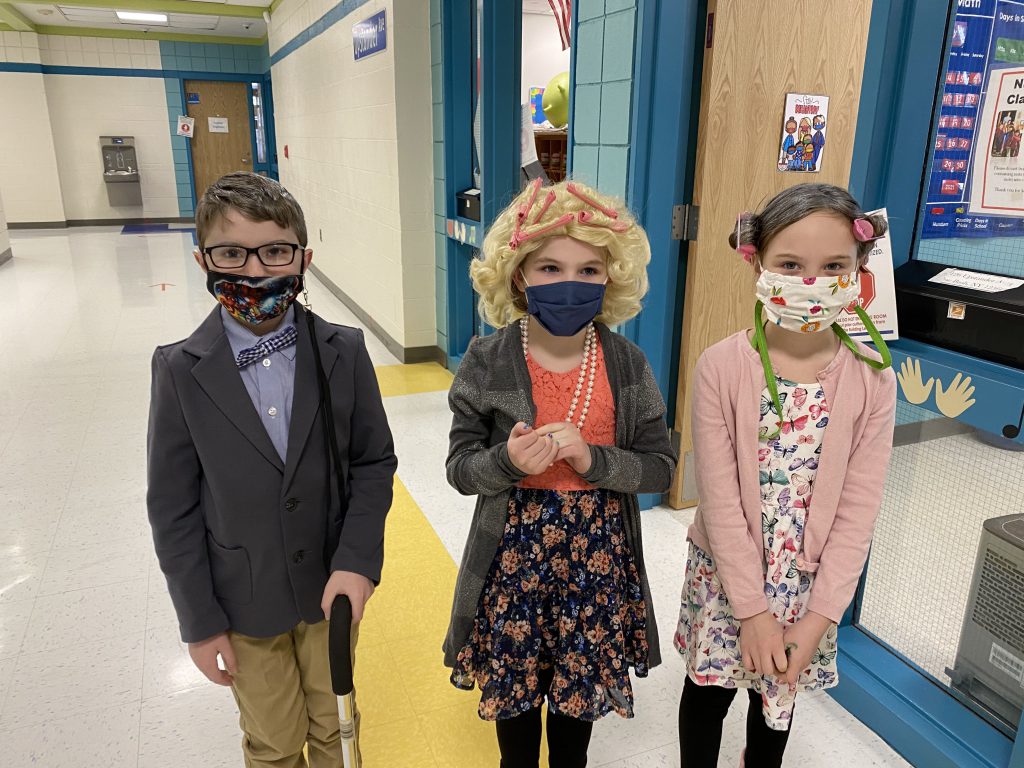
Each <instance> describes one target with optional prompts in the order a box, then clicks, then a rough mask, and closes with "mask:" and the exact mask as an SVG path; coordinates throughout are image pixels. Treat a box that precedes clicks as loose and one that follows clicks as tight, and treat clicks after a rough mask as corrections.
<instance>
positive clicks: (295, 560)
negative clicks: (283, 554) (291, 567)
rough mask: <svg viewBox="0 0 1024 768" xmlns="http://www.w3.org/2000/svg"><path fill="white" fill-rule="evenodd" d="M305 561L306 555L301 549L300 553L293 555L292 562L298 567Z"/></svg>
mask: <svg viewBox="0 0 1024 768" xmlns="http://www.w3.org/2000/svg"><path fill="white" fill-rule="evenodd" d="M305 559H306V553H305V552H303V551H302V550H301V549H300V550H299V551H298V552H296V553H295V554H294V555H292V562H293V563H295V564H296V565H298V564H299V563H301V562H302V561H303V560H305Z"/></svg>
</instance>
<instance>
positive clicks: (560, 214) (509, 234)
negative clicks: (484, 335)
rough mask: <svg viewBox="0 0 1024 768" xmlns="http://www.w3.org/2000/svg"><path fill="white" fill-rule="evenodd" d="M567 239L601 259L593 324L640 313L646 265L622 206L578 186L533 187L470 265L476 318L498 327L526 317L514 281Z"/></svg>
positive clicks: (642, 241) (638, 234)
mask: <svg viewBox="0 0 1024 768" xmlns="http://www.w3.org/2000/svg"><path fill="white" fill-rule="evenodd" d="M570 189H571V190H573V191H570ZM564 235H568V236H569V237H572V238H574V239H576V240H580V241H581V242H585V243H589V244H590V245H592V246H594V247H596V248H601V249H603V250H604V252H605V265H606V268H607V270H608V286H607V288H606V289H605V295H604V303H603V304H602V307H601V313H600V314H599V315H598V316H597V318H596V319H597V321H598V322H601V323H605V324H606V325H616V324H618V323H623V322H625V321H626V320H629V319H631V318H633V317H636V315H637V314H639V312H640V310H641V308H642V306H641V303H640V302H641V299H643V297H644V296H645V295H646V293H647V264H648V263H649V262H650V260H651V247H650V244H649V243H648V242H647V233H646V232H644V230H643V227H641V226H640V225H639V224H638V223H637V221H636V219H635V218H633V215H632V214H631V213H630V211H629V210H628V209H627V208H626V206H625V205H624V204H623V203H622V202H621V201H619V200H615V199H612V198H610V197H607V196H605V195H602V194H601V193H600V192H597V191H596V190H594V189H591V188H590V187H588V186H586V185H584V184H581V183H579V182H578V181H563V182H559V183H558V184H555V185H553V186H550V187H539V180H538V182H534V183H531V184H530V185H529V186H528V187H527V188H526V189H525V190H523V191H522V192H521V193H520V194H519V196H518V197H517V198H516V199H515V200H513V201H512V204H511V205H509V206H508V207H507V208H506V209H505V210H504V211H502V212H501V213H500V214H499V215H498V217H497V218H496V219H495V220H494V223H493V224H492V225H491V228H490V230H488V232H487V236H486V237H485V238H484V244H483V251H482V255H481V258H478V259H475V260H474V261H473V263H472V264H471V265H470V268H469V274H470V277H471V278H472V280H473V288H474V289H475V290H476V292H477V293H478V294H480V314H481V315H482V316H483V318H484V319H485V320H486V321H487V322H488V323H490V324H491V325H492V326H494V327H495V328H502V327H504V326H506V325H509V324H510V323H513V322H515V321H516V320H518V319H519V318H521V317H523V316H524V315H526V296H525V294H524V293H523V292H522V291H521V290H520V289H519V288H517V287H516V285H515V283H514V282H513V277H514V276H515V274H516V272H517V271H518V270H519V267H520V265H522V263H523V261H524V260H525V259H526V257H527V256H529V255H530V254H531V253H533V251H535V250H537V249H538V248H539V247H540V246H541V245H542V244H543V243H544V242H545V241H546V240H547V239H548V238H550V237H558V236H564Z"/></svg>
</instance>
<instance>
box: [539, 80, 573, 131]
mask: <svg viewBox="0 0 1024 768" xmlns="http://www.w3.org/2000/svg"><path fill="white" fill-rule="evenodd" d="M541 106H542V107H543V108H544V117H546V118H547V120H548V122H549V123H551V124H552V125H553V126H555V128H564V127H565V126H566V124H567V123H568V122H569V73H568V72H561V73H559V74H557V75H555V76H554V77H552V78H551V82H549V83H548V85H547V88H545V89H544V101H543V103H542V105H541Z"/></svg>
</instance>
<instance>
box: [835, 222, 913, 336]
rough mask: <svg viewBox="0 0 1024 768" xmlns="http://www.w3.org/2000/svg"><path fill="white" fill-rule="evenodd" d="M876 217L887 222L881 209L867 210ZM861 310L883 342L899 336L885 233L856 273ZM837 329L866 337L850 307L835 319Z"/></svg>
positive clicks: (862, 326)
mask: <svg viewBox="0 0 1024 768" xmlns="http://www.w3.org/2000/svg"><path fill="white" fill-rule="evenodd" d="M871 213H872V214H880V215H881V216H883V217H884V218H885V220H886V223H887V224H888V222H889V217H888V214H887V213H886V210H885V208H881V209H879V210H877V211H871ZM858 301H859V302H860V305H861V307H863V309H864V311H865V312H867V313H868V316H869V317H870V318H871V322H873V323H874V324H875V327H876V328H878V332H879V333H880V334H881V335H882V338H883V339H885V340H886V341H894V340H896V339H898V338H899V337H900V334H899V323H898V322H897V317H896V280H895V277H894V276H893V267H892V242H891V241H890V240H889V235H888V233H887V234H886V235H885V237H880V238H879V239H878V240H875V241H874V244H873V247H872V249H871V253H870V254H869V255H868V260H867V263H866V264H865V265H864V268H863V269H862V270H861V273H860V298H859V299H858ZM836 322H837V323H838V324H839V327H840V328H842V329H843V330H844V331H846V332H847V333H848V334H850V335H851V336H852V337H854V338H855V339H857V338H867V336H868V332H867V330H866V329H865V328H864V323H862V322H861V321H860V318H859V317H857V315H856V313H855V312H854V311H853V307H852V306H850V307H847V308H846V309H844V310H843V311H842V313H841V314H840V315H839V319H838V320H836Z"/></svg>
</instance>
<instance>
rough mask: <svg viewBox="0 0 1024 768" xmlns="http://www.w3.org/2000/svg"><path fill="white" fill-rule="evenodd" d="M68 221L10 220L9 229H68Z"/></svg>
mask: <svg viewBox="0 0 1024 768" xmlns="http://www.w3.org/2000/svg"><path fill="white" fill-rule="evenodd" d="M67 226H68V223H67V222H66V221H9V222H7V228H8V229H67Z"/></svg>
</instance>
